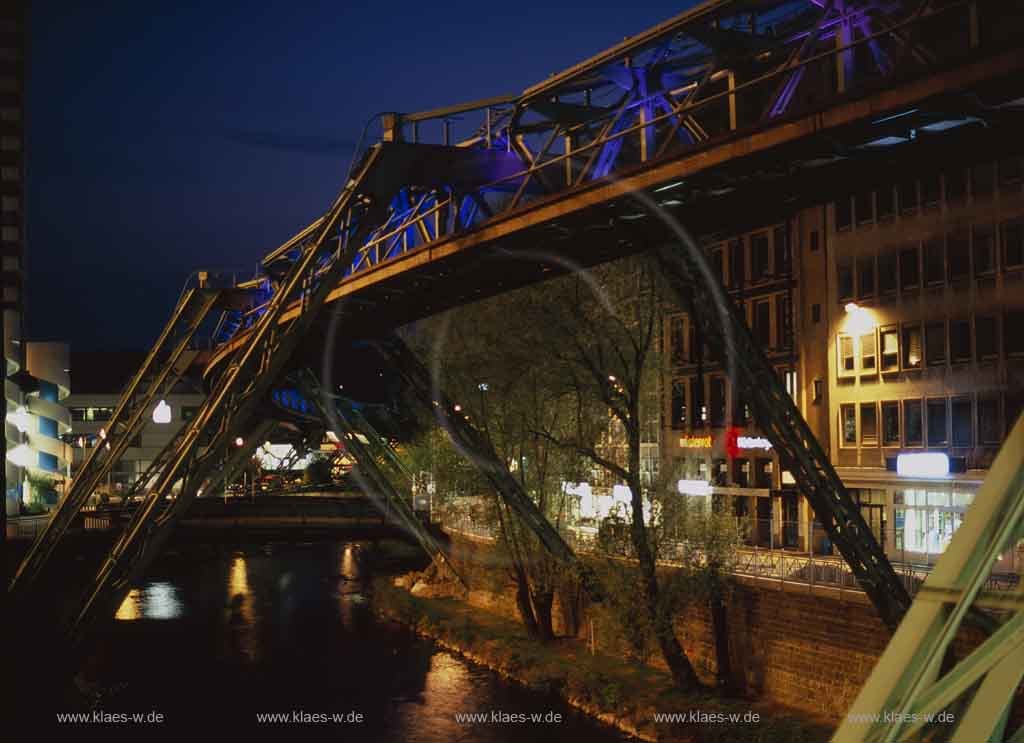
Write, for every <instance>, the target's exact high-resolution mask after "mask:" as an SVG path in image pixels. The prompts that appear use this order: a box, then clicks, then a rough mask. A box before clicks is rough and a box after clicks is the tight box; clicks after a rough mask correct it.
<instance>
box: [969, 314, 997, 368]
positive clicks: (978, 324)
mask: <svg viewBox="0 0 1024 743" xmlns="http://www.w3.org/2000/svg"><path fill="white" fill-rule="evenodd" d="M974 336H975V337H974V342H975V343H976V344H977V352H978V361H988V360H991V359H996V358H999V335H998V331H997V330H996V319H995V318H994V317H985V316H978V317H975V318H974Z"/></svg>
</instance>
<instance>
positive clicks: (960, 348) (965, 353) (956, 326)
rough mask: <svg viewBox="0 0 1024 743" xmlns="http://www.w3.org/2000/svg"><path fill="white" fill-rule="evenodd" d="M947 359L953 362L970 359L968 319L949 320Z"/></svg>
mask: <svg viewBox="0 0 1024 743" xmlns="http://www.w3.org/2000/svg"><path fill="white" fill-rule="evenodd" d="M949 360H950V361H952V362H953V363H954V364H955V363H958V362H964V361H970V360H971V323H970V321H969V320H950V321H949Z"/></svg>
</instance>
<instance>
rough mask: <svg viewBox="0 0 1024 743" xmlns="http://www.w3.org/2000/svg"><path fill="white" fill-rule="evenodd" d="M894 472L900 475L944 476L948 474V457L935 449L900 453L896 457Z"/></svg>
mask: <svg viewBox="0 0 1024 743" xmlns="http://www.w3.org/2000/svg"><path fill="white" fill-rule="evenodd" d="M896 474H898V475H901V476H902V477H945V476H946V475H948V474H949V457H948V456H947V455H946V454H943V453H942V452H937V451H929V452H923V453H921V454H900V455H899V456H898V457H896Z"/></svg>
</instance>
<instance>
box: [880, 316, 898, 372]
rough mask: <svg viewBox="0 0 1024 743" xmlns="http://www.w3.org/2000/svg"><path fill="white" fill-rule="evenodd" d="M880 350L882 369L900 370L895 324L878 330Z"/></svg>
mask: <svg viewBox="0 0 1024 743" xmlns="http://www.w3.org/2000/svg"><path fill="white" fill-rule="evenodd" d="M878 337H879V340H880V345H881V351H882V367H881V368H882V371H883V372H894V371H899V370H900V337H899V333H898V331H897V330H896V326H895V325H894V326H892V327H889V328H882V329H881V330H879V331H878Z"/></svg>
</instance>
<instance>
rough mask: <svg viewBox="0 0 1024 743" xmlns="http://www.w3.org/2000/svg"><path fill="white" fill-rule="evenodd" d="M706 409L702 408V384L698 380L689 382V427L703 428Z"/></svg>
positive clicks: (706, 413) (701, 381) (705, 420)
mask: <svg viewBox="0 0 1024 743" xmlns="http://www.w3.org/2000/svg"><path fill="white" fill-rule="evenodd" d="M707 415H708V411H707V408H706V407H704V384H703V380H701V379H700V378H695V379H691V380H690V425H691V426H693V427H694V428H703V427H704V425H705V424H706V423H707V419H708V418H707Z"/></svg>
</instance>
